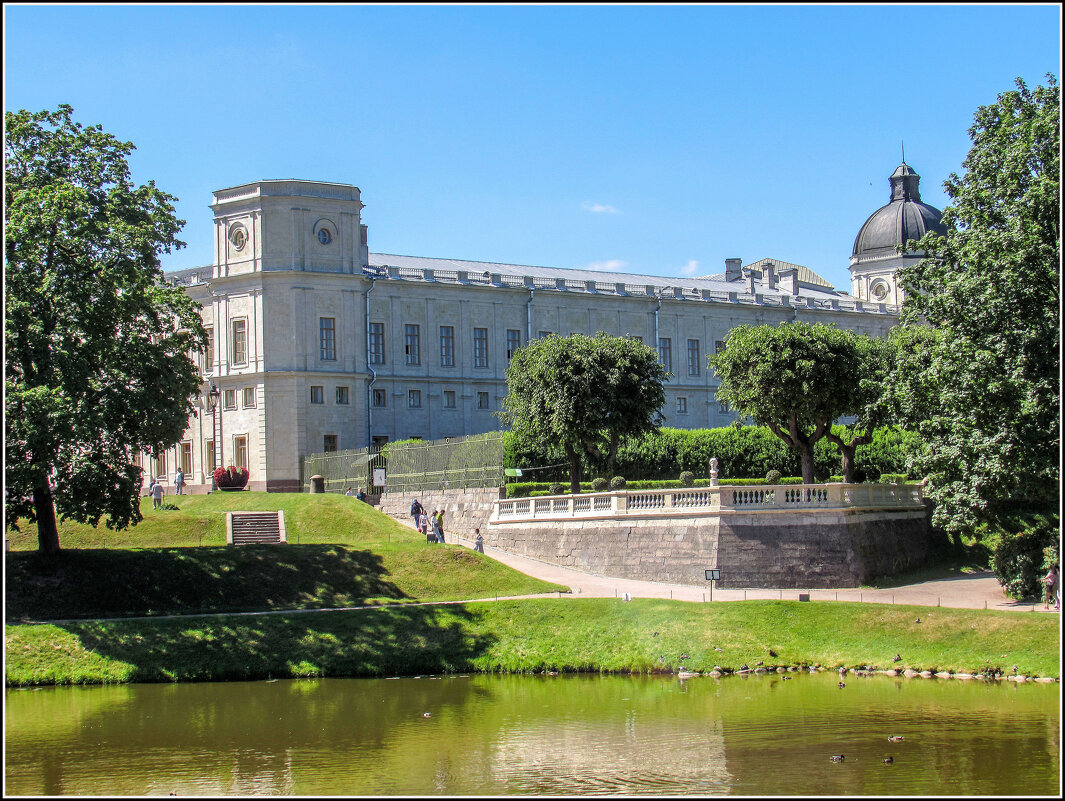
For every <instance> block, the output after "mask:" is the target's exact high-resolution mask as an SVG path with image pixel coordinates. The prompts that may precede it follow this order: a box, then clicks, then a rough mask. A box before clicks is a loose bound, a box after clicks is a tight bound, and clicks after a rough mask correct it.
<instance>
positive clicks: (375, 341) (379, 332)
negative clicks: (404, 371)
mask: <svg viewBox="0 0 1065 801" xmlns="http://www.w3.org/2000/svg"><path fill="white" fill-rule="evenodd" d="M368 346H369V349H370V364H384V363H385V324H384V323H370V340H369V343H368Z"/></svg>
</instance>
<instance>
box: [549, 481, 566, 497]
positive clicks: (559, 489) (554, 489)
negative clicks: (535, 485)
mask: <svg viewBox="0 0 1065 801" xmlns="http://www.w3.org/2000/svg"><path fill="white" fill-rule="evenodd" d="M565 491H566V488H565V487H563V486H562V485H561V484H559V483H558V482H557V481H556V482H555V483H554V484H552V485H551V486H550V487H548V489H547V493H548V495H562V494H563V493H564V492H565Z"/></svg>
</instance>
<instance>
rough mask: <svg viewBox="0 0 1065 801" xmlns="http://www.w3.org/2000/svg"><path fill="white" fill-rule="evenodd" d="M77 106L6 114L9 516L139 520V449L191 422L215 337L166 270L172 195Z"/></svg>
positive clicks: (49, 538)
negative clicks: (204, 357)
mask: <svg viewBox="0 0 1065 801" xmlns="http://www.w3.org/2000/svg"><path fill="white" fill-rule="evenodd" d="M72 114H73V109H71V107H70V106H68V105H61V106H59V108H58V109H57V110H56V111H54V112H53V111H41V112H28V111H25V110H23V111H18V112H6V113H5V124H6V129H7V137H6V139H5V141H4V156H5V159H4V161H5V179H6V194H5V199H4V218H5V219H4V221H5V226H4V247H5V256H6V259H7V268H6V285H5V294H4V310H5V329H4V337H5V345H6V347H5V379H4V389H5V413H6V420H5V445H6V460H5V479H6V487H7V503H6V507H5V516H6V522H7V524H8V525H12V526H15V525H17V521H18V520H20V519H26V520H28V521H29V522H31V523H32V522H36V523H37V527H38V540H39V544H40V549H41V550H42V551H44V552H47V553H54V552H56V551H58V550H59V538H58V533H57V528H56V514H58V515H59V516H60V517H61V518H66V519H71V520H74V521H76V522H80V523H88V524H90V525H95V524H97V523H98V522H99V521H100V518H101V517H102V516H104V515H106V518H107V519H106V524H107V525H108V526H109V527H111V528H119V529H120V528H125V527H126V526H128V525H130V524H135V523H137V522H138V521H139V520H140V519H141V515H140V512H139V498H138V495H139V489H140V484H141V471H140V468H139V467H137V466H136V465H135V464H133V462H132V459H133V457H134V455H135V454H136V453H137V452H138V451H141V450H143V451H157V450H159V449H161V448H163V447H166V446H169V445H171V444H173V443H174V442H176V441H177V439H178V438H179V437H180V436H181V434H182V432H183V431H184V430H185V428H186V425H187V419H188V415H189V412H190V411H191V409H192V403H191V398H192V396H193V395H195V394H196V393H197V391H198V389H199V386H200V379H199V376H198V374H197V370H196V366H195V364H194V363H193V361H192V359H191V358H190V356H189V354H190V352H191V351H195V350H199V349H201V348H202V347H203V346H204V344H205V341H206V340H205V332H204V329H203V325H202V322H201V320H200V316H199V313H198V306H197V305H196V304H195V303H194V302H193V301H192V300H191V299H190V298H189V297H188V296H187V295H185V293H184V292H183V291H182V290H181V289H180V288H178V287H176V286H172V285H170V284H169V283H167V282H166V281H165V280H164V279H163V275H162V270H161V268H160V264H159V255H160V253H163V252H167V253H169V252H170V251H171V250H172V249H173V248H177V247H181V246H183V244H184V243H182V242H180V241H179V240H178V239H177V238H176V236H177V233H178V231H180V229H181V226H182V225H183V224H184V222H183V221H182V220H179V219H177V217H176V216H175V213H174V206H173V200H174V198H173V197H172V196H170V195H168V194H166V193H165V192H162V191H160V190H159V189H157V188H156V187H155V184H154V183H152V182H149V183H148V184H147V185H142V186H136V187H135V186H134V185H133V184H132V182H131V180H130V172H129V166H128V164H127V161H126V157H127V156H128V154H129V153H130V152H131V151H132V150H133V149H134V148H133V145H132V144H131V143H129V142H122V141H119V140H118V139H116V138H115V137H114V136H112V135H111V134H108V133H105V132H104V131H103V129H102V128H101V127H100V126H91V127H84V126H82V125H80V124H78V123H75V122H74V121H73V120H72V118H71V117H72Z"/></svg>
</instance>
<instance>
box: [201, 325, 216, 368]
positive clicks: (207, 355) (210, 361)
mask: <svg viewBox="0 0 1065 801" xmlns="http://www.w3.org/2000/svg"><path fill="white" fill-rule="evenodd" d="M204 330H205V331H207V346H206V347H205V349H204V351H203V371H204V372H205V373H212V372H214V326H208V327H207V328H206V329H204Z"/></svg>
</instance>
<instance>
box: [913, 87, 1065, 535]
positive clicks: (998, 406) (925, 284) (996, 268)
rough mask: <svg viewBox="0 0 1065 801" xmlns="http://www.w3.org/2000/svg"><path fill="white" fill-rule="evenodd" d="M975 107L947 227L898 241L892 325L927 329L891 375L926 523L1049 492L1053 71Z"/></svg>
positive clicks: (960, 522) (1052, 496)
mask: <svg viewBox="0 0 1065 801" xmlns="http://www.w3.org/2000/svg"><path fill="white" fill-rule="evenodd" d="M1047 78H1048V81H1047V85H1046V86H1039V87H1037V88H1035V89H1034V90H1030V89H1028V87H1027V86H1026V85H1025V84H1024V82H1023V81H1021V80H1019V79H1018V80H1017V82H1016V85H1017V89H1016V90H1015V91H1009V92H1004V93H1003V94H1001V95H999V97H998V102H996V103H994V104H992V105H989V106H981V107H980V108H979V109H978V110H977V111H976V114H975V118H974V123H973V125H972V127H971V128H970V129H969V135H970V137H971V139H972V143H973V144H972V149H971V150H970V151H969V154H968V156H967V157H966V159H965V161H964V162H963V163H962V166H963V167H964V168H965V173H964V175H962V176H958V175H956V174H951V176H950V178H949V179H948V180H947V181H946V183H945V184H944V188H945V190H946V192H947V194H948V195H949V196H950V198H951V201H952V202H951V204H950V205H948V206H947V207H946V208H945V209H944V210H943V223H944V225H945V226H946V228H947V230H948V234H947V235H946V236H945V237H944V236H939V235H937V234H934V233H930V234H928V235H926V236H925V237H924V238H922V239H921V240H920V241H917V242H911V243H910V244H909V247H910V248H912V249H915V250H919V251H924V252H925V253H926V255H927V257H926V258H925V259H923V260H922V261H921V262H919V263H917V264H916V265H913V266H911V267H908V268H906V269H904V270H902V271H901V272H900V274H899V279H900V281H901V283H902V285H903V287H904V288H905V290H906V300H905V302H904V303H903V310H902V320H903V325H904V326H906V327H910V328H913V327H916V326H921V325H928V326H930V327H931V329H932V330H933V331H934V334H933V335H932V336H930V337H928V338H927V339H926V341H925V345H926V347H925V348H923V349H922V350H921V351H920V352H919V355H918V356H917V357H916V358H912V359H908V360H903V361H902V362H901V363H900V367H899V370H898V371H897V373H898V374H897V376H896V384H897V386H896V394H897V395H898V396H899V398H900V400H901V403H900V408H903V409H908V410H909V419H908V420H907V422H908V423H909V425H911V426H913V427H916V428H918V429H919V430H920V433H921V436H922V438H923V439H924V441H925V442H926V443H927V447H926V448H925V449H923V450H922V451H921V452H920V453H919V454H918V456H917V457H916V461H915V465H914V466H915V469H916V470H917V471H919V472H921V473H923V474H925V475H927V476H928V477H929V479H930V489H929V495H930V496H931V497H932V499H933V500H935V501H936V509H935V518H934V519H935V522H936V523H937V524H938V525H940V526H942V527H944V528H945V529H947V530H948V531H952V532H958V531H962V530H970V531H971V530H972V529H973V528H974V524H976V523H980V522H991V521H995V520H996V519H999V518H1000V517H1001V516H1002V515H1003V514H1004V513H1006V512H1008V511H1009V509H1010V508H1011V507H1014V506H1015V505H1016V504H1017V503H1018V502H1019V503H1022V504H1048V503H1049V504H1051V505H1056V499H1057V498H1058V494H1059V488H1060V469H1059V467H1060V459H1061V454H1060V445H1061V440H1060V425H1059V424H1060V403H1061V386H1060V372H1059V369H1060V360H1059V354H1060V344H1061V314H1060V302H1061V299H1060V294H1059V293H1060V285H1061V231H1060V227H1059V224H1060V215H1061V194H1060V184H1059V177H1060V167H1061V105H1060V92H1059V87H1058V84H1057V81H1056V79H1055V78H1054V77H1053V76H1047Z"/></svg>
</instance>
